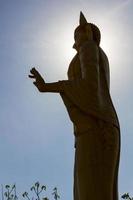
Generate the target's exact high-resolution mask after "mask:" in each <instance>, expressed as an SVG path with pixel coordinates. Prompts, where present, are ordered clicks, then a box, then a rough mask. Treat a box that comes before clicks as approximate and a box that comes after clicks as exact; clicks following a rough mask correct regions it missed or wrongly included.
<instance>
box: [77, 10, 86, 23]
mask: <svg viewBox="0 0 133 200" xmlns="http://www.w3.org/2000/svg"><path fill="white" fill-rule="evenodd" d="M85 24H87V20H86V18H85V16H84V15H83V13H82V12H81V11H80V18H79V25H81V26H84V25H85Z"/></svg>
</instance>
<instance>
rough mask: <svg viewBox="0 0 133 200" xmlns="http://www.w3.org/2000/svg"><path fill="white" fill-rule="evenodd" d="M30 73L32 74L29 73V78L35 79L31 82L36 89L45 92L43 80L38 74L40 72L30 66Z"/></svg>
mask: <svg viewBox="0 0 133 200" xmlns="http://www.w3.org/2000/svg"><path fill="white" fill-rule="evenodd" d="M30 73H31V74H32V75H31V74H30V75H29V78H32V79H35V81H34V82H33V84H34V85H35V86H36V87H37V89H38V90H39V91H40V92H45V81H44V79H43V78H42V76H41V75H40V73H39V72H38V71H37V70H36V69H35V68H32V69H31V70H30Z"/></svg>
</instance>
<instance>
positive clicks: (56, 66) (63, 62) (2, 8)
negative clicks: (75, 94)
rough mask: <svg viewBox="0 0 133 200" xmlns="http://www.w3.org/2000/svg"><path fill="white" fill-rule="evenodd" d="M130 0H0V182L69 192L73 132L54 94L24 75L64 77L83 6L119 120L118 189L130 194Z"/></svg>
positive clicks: (65, 196)
mask: <svg viewBox="0 0 133 200" xmlns="http://www.w3.org/2000/svg"><path fill="white" fill-rule="evenodd" d="M132 10H133V0H111V1H110V0H101V1H99V0H89V1H87V0H67V1H61V0H54V1H52V0H0V184H14V183H16V185H17V191H18V192H19V193H20V194H21V193H22V192H24V191H25V190H27V191H29V188H30V186H31V185H32V184H33V183H34V182H36V181H40V183H41V184H46V185H47V188H48V194H50V192H51V191H52V189H53V188H54V187H55V186H56V187H58V189H59V193H60V196H61V199H62V200H67V199H72V189H73V163H74V136H73V127H72V123H71V121H70V120H69V117H68V114H67V111H66V109H65V106H64V104H63V101H62V99H61V97H60V95H59V94H52V93H44V94H42V93H39V92H38V91H37V89H36V88H35V87H34V85H33V84H32V80H30V79H29V78H28V74H29V71H30V69H31V68H32V67H36V68H37V70H38V71H39V72H40V73H41V74H42V76H43V77H44V79H45V81H46V82H56V81H58V80H66V79H67V69H68V66H69V63H70V61H71V59H72V57H73V56H74V55H75V53H76V52H75V50H74V49H73V48H72V46H73V43H74V39H73V32H74V29H75V28H76V27H77V26H78V23H79V13H80V11H82V12H83V13H84V14H85V16H86V18H87V20H88V21H89V22H92V23H95V24H96V25H97V26H98V27H99V28H100V30H101V35H102V38H101V47H102V48H103V50H104V51H105V52H106V54H107V56H108V58H109V63H110V75H111V96H112V99H113V102H114V105H115V108H116V110H117V113H118V116H119V120H120V125H121V158H120V168H119V195H122V194H123V193H125V192H129V193H130V194H131V195H133V177H132V169H133V145H132V141H133V134H132V130H133V123H132V122H133V114H132V113H133V111H132V107H133V103H132V99H133V89H132V85H133V78H132V74H133V60H132V52H133V40H132V35H133V20H132V19H133V12H132Z"/></svg>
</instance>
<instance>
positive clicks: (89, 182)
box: [29, 12, 120, 200]
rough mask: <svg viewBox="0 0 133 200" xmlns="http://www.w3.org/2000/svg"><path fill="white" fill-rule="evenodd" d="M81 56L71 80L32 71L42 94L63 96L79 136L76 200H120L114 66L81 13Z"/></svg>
mask: <svg viewBox="0 0 133 200" xmlns="http://www.w3.org/2000/svg"><path fill="white" fill-rule="evenodd" d="M74 39H75V43H74V45H73V48H75V49H76V51H77V53H76V55H75V56H74V58H73V59H72V61H71V63H70V65H69V68H68V80H61V81H58V82H54V83H45V81H44V79H43V78H42V77H41V75H40V74H39V72H38V71H37V70H36V69H35V68H32V69H31V71H30V72H31V74H32V75H29V77H30V78H33V79H35V82H33V83H34V85H35V86H36V87H37V88H38V90H39V91H40V92H57V93H60V95H61V97H62V100H63V102H64V104H65V106H66V109H67V111H68V114H69V117H70V120H71V121H72V122H73V128H74V135H75V164H74V200H89V199H93V200H103V199H107V200H118V170H119V160H120V125H119V120H118V117H117V114H116V111H115V108H114V106H113V103H112V99H111V96H110V74H109V62H108V58H107V56H106V54H105V52H104V51H103V50H102V48H101V47H100V39H101V33H100V30H99V28H98V27H97V26H96V25H94V24H92V23H88V22H87V20H86V18H85V17H84V15H83V13H82V12H80V20H79V26H78V27H77V28H76V29H75V31H74Z"/></svg>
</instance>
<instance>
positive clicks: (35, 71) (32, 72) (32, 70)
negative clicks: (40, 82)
mask: <svg viewBox="0 0 133 200" xmlns="http://www.w3.org/2000/svg"><path fill="white" fill-rule="evenodd" d="M30 72H31V74H34V75H36V76H40V74H39V72H38V71H37V70H36V69H35V67H34V68H32V69H31V70H30Z"/></svg>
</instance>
